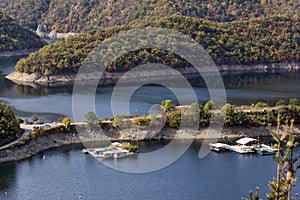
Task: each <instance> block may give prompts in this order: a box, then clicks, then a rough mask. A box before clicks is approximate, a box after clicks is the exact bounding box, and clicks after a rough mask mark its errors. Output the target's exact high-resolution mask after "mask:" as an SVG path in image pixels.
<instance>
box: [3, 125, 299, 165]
mask: <svg viewBox="0 0 300 200" xmlns="http://www.w3.org/2000/svg"><path fill="white" fill-rule="evenodd" d="M274 129H275V127H274ZM282 129H284V127H282ZM294 134H295V135H296V136H297V138H298V141H299V140H300V125H297V126H295V128H294ZM175 135H176V138H179V139H195V140H204V139H211V140H214V142H215V141H216V138H213V137H211V138H210V137H209V136H206V135H205V129H202V130H199V131H198V132H197V133H195V134H189V133H182V132H181V133H179V132H178V131H177V130H176V129H172V128H163V129H162V130H161V131H160V132H159V133H158V134H156V135H152V136H151V137H147V136H149V132H148V131H145V130H143V129H142V128H140V129H137V128H136V127H135V128H130V129H126V131H122V130H115V131H113V133H112V130H110V131H108V132H107V133H106V136H105V137H104V136H103V135H102V134H99V132H97V131H91V132H89V133H84V134H80V136H79V135H78V134H75V133H74V130H73V131H70V132H69V133H57V134H53V135H45V136H40V137H37V138H36V139H33V140H30V141H29V142H28V143H26V144H24V145H19V146H18V147H15V148H10V149H6V150H2V151H0V163H7V162H16V161H21V160H24V159H28V158H31V157H32V156H34V155H37V154H39V153H42V152H44V151H46V150H49V149H53V148H58V147H62V146H66V145H73V144H87V143H90V142H101V141H108V140H109V141H147V140H171V139H173V138H174V136H175ZM245 136H247V137H254V138H258V137H259V138H260V139H261V140H262V141H263V142H267V143H269V142H271V141H273V140H272V137H271V136H270V134H269V129H268V127H263V126H261V127H230V128H229V127H225V128H224V129H223V131H222V132H221V134H220V137H219V138H217V140H218V141H219V142H225V143H227V144H234V143H235V141H236V140H237V139H240V138H242V137H245Z"/></svg>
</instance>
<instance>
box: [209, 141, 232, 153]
mask: <svg viewBox="0 0 300 200" xmlns="http://www.w3.org/2000/svg"><path fill="white" fill-rule="evenodd" d="M209 147H210V149H211V150H213V151H216V152H226V151H232V149H231V146H230V145H228V144H224V143H210V144H209Z"/></svg>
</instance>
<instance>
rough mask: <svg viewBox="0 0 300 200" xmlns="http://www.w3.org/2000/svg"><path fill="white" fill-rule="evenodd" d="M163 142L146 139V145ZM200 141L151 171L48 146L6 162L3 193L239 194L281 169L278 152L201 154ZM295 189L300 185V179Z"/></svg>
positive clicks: (92, 197)
mask: <svg viewBox="0 0 300 200" xmlns="http://www.w3.org/2000/svg"><path fill="white" fill-rule="evenodd" d="M162 145H163V144H162V142H144V143H140V146H142V150H143V151H146V150H147V151H149V150H153V146H156V147H157V146H162ZM200 146H201V142H200V141H195V142H194V143H193V145H192V146H191V147H190V148H189V149H188V151H187V152H186V153H185V154H184V155H183V156H182V157H181V158H180V159H178V160H177V161H175V162H174V163H173V164H172V165H170V166H169V167H166V168H164V169H162V170H159V171H156V172H152V173H146V174H128V173H123V172H119V171H115V170H113V169H110V168H108V167H107V166H106V165H104V164H102V163H101V164H99V163H98V161H97V160H96V159H94V158H93V157H91V156H89V155H84V154H82V153H81V152H80V150H78V148H76V147H73V148H70V147H68V148H67V147H66V148H60V149H58V150H51V151H47V152H45V153H43V154H40V155H37V156H35V157H33V158H32V159H30V160H26V161H22V162H20V163H17V164H5V165H0V176H1V179H0V191H1V192H0V199H7V200H8V199H9V200H15V199H20V200H33V199H34V200H45V199H64V200H74V199H79V196H82V199H89V200H98V199H120V200H121V199H153V200H156V199H166V200H173V199H178V200H181V199H195V200H199V199H204V200H209V199H215V200H217V199H220V200H224V199H225V200H235V199H237V200H238V199H241V197H243V196H244V197H248V196H249V195H248V191H249V190H254V189H255V187H256V186H258V187H260V189H261V194H264V193H266V192H268V191H269V189H268V186H267V185H266V183H267V182H268V181H269V180H271V179H272V178H273V176H274V174H275V171H276V169H275V163H274V160H273V158H272V156H264V157H263V156H258V155H239V154H236V153H221V154H218V153H214V152H211V153H210V154H209V155H208V156H206V157H205V158H203V159H199V158H198V151H199V149H200ZM299 150H300V149H297V153H300V151H299ZM132 159H138V156H137V158H131V157H128V158H126V159H123V160H118V161H117V162H127V164H130V163H131V162H134V160H132ZM4 191H8V192H9V193H8V195H6V196H5V195H4V194H3V193H4ZM295 191H300V187H299V184H298V186H297V187H296V188H295Z"/></svg>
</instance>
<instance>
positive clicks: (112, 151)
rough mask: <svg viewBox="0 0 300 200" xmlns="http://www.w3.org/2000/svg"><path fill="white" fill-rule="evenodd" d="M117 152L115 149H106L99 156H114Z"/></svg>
mask: <svg viewBox="0 0 300 200" xmlns="http://www.w3.org/2000/svg"><path fill="white" fill-rule="evenodd" d="M114 154H115V151H114V150H109V151H104V152H102V153H101V154H99V156H97V157H101V158H113V157H114Z"/></svg>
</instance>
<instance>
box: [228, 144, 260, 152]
mask: <svg viewBox="0 0 300 200" xmlns="http://www.w3.org/2000/svg"><path fill="white" fill-rule="evenodd" d="M231 149H232V151H234V152H237V153H240V154H248V153H255V150H254V149H253V148H252V147H249V146H246V145H235V146H231Z"/></svg>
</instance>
